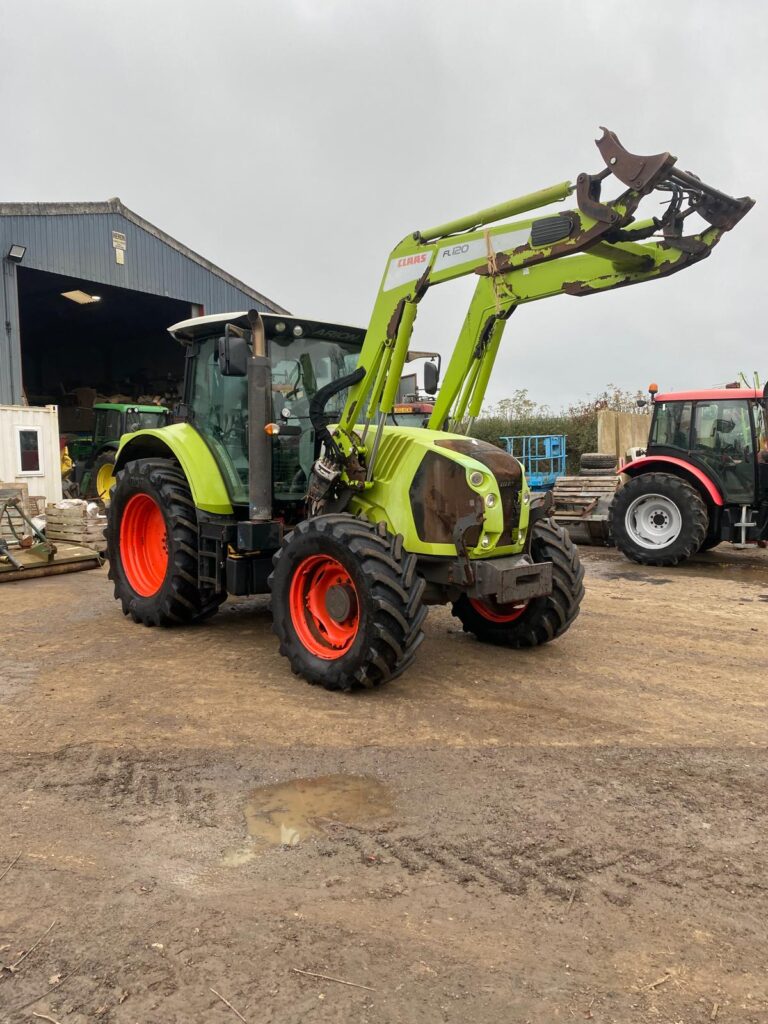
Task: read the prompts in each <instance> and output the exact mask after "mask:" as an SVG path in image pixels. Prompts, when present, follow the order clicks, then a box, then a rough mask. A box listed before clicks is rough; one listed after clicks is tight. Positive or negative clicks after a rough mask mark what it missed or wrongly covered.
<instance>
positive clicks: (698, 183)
mask: <svg viewBox="0 0 768 1024" xmlns="http://www.w3.org/2000/svg"><path fill="white" fill-rule="evenodd" d="M601 129H602V132H603V134H602V136H601V137H600V138H599V139H596V140H595V145H596V146H597V148H598V150H599V151H600V155H601V156H602V158H603V160H604V161H605V169H604V170H602V171H601V172H600V173H599V174H580V175H579V177H578V178H577V181H576V197H577V200H578V203H579V207H580V209H581V210H582V211H583V212H584V213H586V214H587V215H588V216H590V217H593V218H594V219H595V220H599V221H603V222H606V223H615V222H616V221H617V220H618V217H617V215H616V211H615V210H614V209H612V208H611V206H609V205H607V204H603V203H601V202H600V185H601V182H602V181H603V180H604V179H605V178H606V177H608V175H609V174H612V175H613V176H614V177H615V178H618V180H619V181H620V182H622V183H623V184H624V185H626V186H627V188H628V189H630V190H631V191H632V192H634V193H635V194H636V195H637V196H638V198H639V197H640V196H644V195H648V194H649V193H650V192H653V191H654V190H658V191H662V192H671V193H672V196H671V198H670V201H669V205H668V207H667V212H666V213H665V214H664V216H663V217H662V218H660V219H659V220H658V222H657V228H658V227H663V228H664V233H665V235H666V236H667V237H668V238H673V237H679V236H680V235H681V234H682V222H683V221H684V219H685V217H687V216H688V215H689V214H691V213H698V214H699V215H700V216H701V217H703V218H704V220H706V221H707V223H709V224H711V225H712V227H715V228H721V229H722V230H723V231H730V230H731V228H733V227H735V225H736V224H738V222H739V221H740V220H741V218H742V217H743V216H744V215H745V214H746V213H747V212H748V211H749V210H751V209H752V207H753V206H754V205H755V201H754V199H750V198H749V196H743V197H742V198H740V199H737V198H735V197H734V196H729V195H726V193H725V192H721V191H720V190H719V189H716V188H713V187H712V186H711V185H707V184H705V182H703V181H702V180H701V179H700V178H698V177H697V176H696V175H695V174H691V172H690V171H683V170H680V168H678V167H676V166H675V165H676V163H677V157H675V156H672V154H671V153H656V154H654V155H653V156H638V155H637V154H635V153H630V152H629V150H627V149H625V148H624V146H622V144H621V142H620V141H619V137H618V135H616V133H615V132H612V131H610V130H609V129H608V128H604V127H602V125H601Z"/></svg>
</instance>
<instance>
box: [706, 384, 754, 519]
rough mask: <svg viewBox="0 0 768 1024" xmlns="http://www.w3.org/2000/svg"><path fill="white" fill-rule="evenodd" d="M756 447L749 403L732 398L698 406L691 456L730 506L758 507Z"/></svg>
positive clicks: (707, 402)
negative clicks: (699, 464) (756, 505)
mask: <svg viewBox="0 0 768 1024" xmlns="http://www.w3.org/2000/svg"><path fill="white" fill-rule="evenodd" d="M755 444H756V442H755V435H754V430H753V424H752V417H751V415H750V403H749V402H748V401H746V400H745V399H737V398H731V399H716V400H713V401H700V402H697V403H696V405H695V409H694V417H693V431H692V435H691V455H692V457H693V458H694V459H695V460H696V461H698V462H700V463H702V464H703V466H704V467H705V469H706V472H707V473H708V474H709V475H710V476H711V477H712V479H713V481H714V482H715V483H716V484H717V486H718V488H719V489H720V492H721V494H722V495H723V499H724V501H725V503H726V504H727V505H752V504H754V503H755V500H756V487H757V483H756V476H755V466H756V451H755Z"/></svg>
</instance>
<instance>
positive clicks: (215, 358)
mask: <svg viewBox="0 0 768 1024" xmlns="http://www.w3.org/2000/svg"><path fill="white" fill-rule="evenodd" d="M262 321H263V324H264V332H265V336H266V350H267V352H268V353H269V361H270V368H271V381H272V385H271V419H272V422H271V423H268V424H267V430H268V432H269V433H270V434H271V435H272V493H273V499H274V502H275V507H276V510H277V509H279V510H280V513H281V514H283V515H287V516H288V519H289V520H290V519H291V518H292V516H291V513H292V512H294V511H295V512H296V514H298V513H299V510H300V508H301V506H302V505H303V502H304V499H305V497H306V494H307V487H308V482H309V475H310V473H311V471H312V465H313V463H314V461H315V457H316V452H315V431H314V428H313V427H312V423H311V421H310V403H311V401H312V399H313V397H314V396H315V395H316V394H317V392H318V391H319V390H320V389H321V388H322V387H324V386H325V385H327V384H329V383H331V382H332V381H335V380H338V379H339V378H341V377H344V376H345V375H347V374H349V372H350V371H351V370H353V369H354V367H355V365H356V364H357V359H358V356H359V354H360V349H361V347H362V344H363V339H364V337H365V331H364V330H362V329H361V328H357V327H349V326H343V325H339V324H328V323H322V322H320V321H316V320H305V319H299V318H296V317H292V316H281V315H277V314H271V313H263V314H262ZM169 330H170V333H171V334H172V336H173V337H174V338H176V340H177V341H180V342H182V343H183V344H184V345H186V346H187V355H188V358H187V361H186V365H187V374H186V378H185V383H184V404H183V413H184V418H185V419H187V420H188V422H189V423H191V424H192V425H193V426H194V427H195V429H196V430H197V431H198V432H199V433H200V434H201V435H202V437H203V439H204V440H205V442H206V444H207V445H208V447H209V448H210V450H211V451H212V453H213V455H214V458H215V459H216V462H217V464H218V466H219V469H220V470H221V473H222V475H223V477H224V480H225V482H226V485H227V490H228V493H229V498H230V501H231V502H232V505H233V506H243V507H247V505H248V485H249V459H248V447H249V444H248V441H249V417H248V379H247V374H246V369H245V362H246V360H245V356H246V355H247V354H248V353H250V351H251V341H250V324H249V320H248V317H247V314H246V313H232V314H220V315H214V316H206V317H197V318H195V319H193V320H186V321H183V322H182V323H178V324H175V325H174V326H173V327H171V328H169ZM225 350H226V351H227V353H228V356H227V363H228V364H227V365H223V363H222V360H221V359H220V353H223V352H224V351H225ZM238 353H239V354H238ZM240 355H242V356H243V364H242V366H238V365H236V363H237V360H238V359H239V358H240ZM230 362H231V364H230ZM240 370H242V372H239V371H240ZM222 371H223V372H222ZM345 398H346V393H345V392H344V391H342V392H339V393H338V394H336V395H334V396H333V397H332V398H331V400H330V401H329V402H328V403H327V404H326V406H325V413H326V415H327V418H328V421H329V422H333V421H334V420H335V419H338V418H339V416H340V415H341V411H342V409H343V407H344V401H345ZM269 405H270V403H268V407H269Z"/></svg>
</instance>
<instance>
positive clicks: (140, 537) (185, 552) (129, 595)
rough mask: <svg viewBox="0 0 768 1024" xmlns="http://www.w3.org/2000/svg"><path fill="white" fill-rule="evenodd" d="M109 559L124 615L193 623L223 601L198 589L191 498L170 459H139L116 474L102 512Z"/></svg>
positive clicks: (155, 622) (152, 622)
mask: <svg viewBox="0 0 768 1024" xmlns="http://www.w3.org/2000/svg"><path fill="white" fill-rule="evenodd" d="M107 557H108V558H109V578H110V579H111V580H112V581H113V583H114V585H115V598H116V599H117V600H118V601H120V603H121V605H122V608H123V614H124V615H130V616H131V617H132V618H133V620H134V622H141V623H143V624H144V625H145V626H171V625H179V624H182V623H188V622H197V621H199V620H200V619H204V618H208V617H209V616H210V615H212V614H213V613H214V612H215V611H216V610H217V609H218V607H219V605H220V604H221V603H222V601H224V600H225V598H226V594H224V593H216V592H214V591H213V590H211V589H210V588H204V587H199V586H198V583H197V571H198V566H197V561H198V532H197V513H196V511H195V503H194V502H193V500H192V495H191V493H190V490H189V485H188V483H187V480H186V477H185V476H184V474H183V473H182V471H181V470H180V469H179V467H178V466H177V464H176V463H175V462H171V461H170V460H169V459H138V460H137V461H135V462H129V463H128V464H127V465H126V467H125V469H122V470H120V472H119V473H118V474H117V477H116V482H115V486H114V488H113V490H112V500H111V502H110V504H109V508H108V510H107Z"/></svg>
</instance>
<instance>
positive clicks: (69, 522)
mask: <svg viewBox="0 0 768 1024" xmlns="http://www.w3.org/2000/svg"><path fill="white" fill-rule="evenodd" d="M106 525H107V517H106V516H105V515H98V516H89V515H88V509H87V502H85V501H83V502H82V503H81V504H78V505H73V506H70V507H69V508H57V507H56V505H47V506H46V509H45V535H46V537H47V538H48V539H49V540H52V541H66V542H68V543H70V544H83V545H85V546H86V547H89V548H95V549H96V550H97V551H102V550H103V549H104V546H105V541H104V530H105V528H106Z"/></svg>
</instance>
